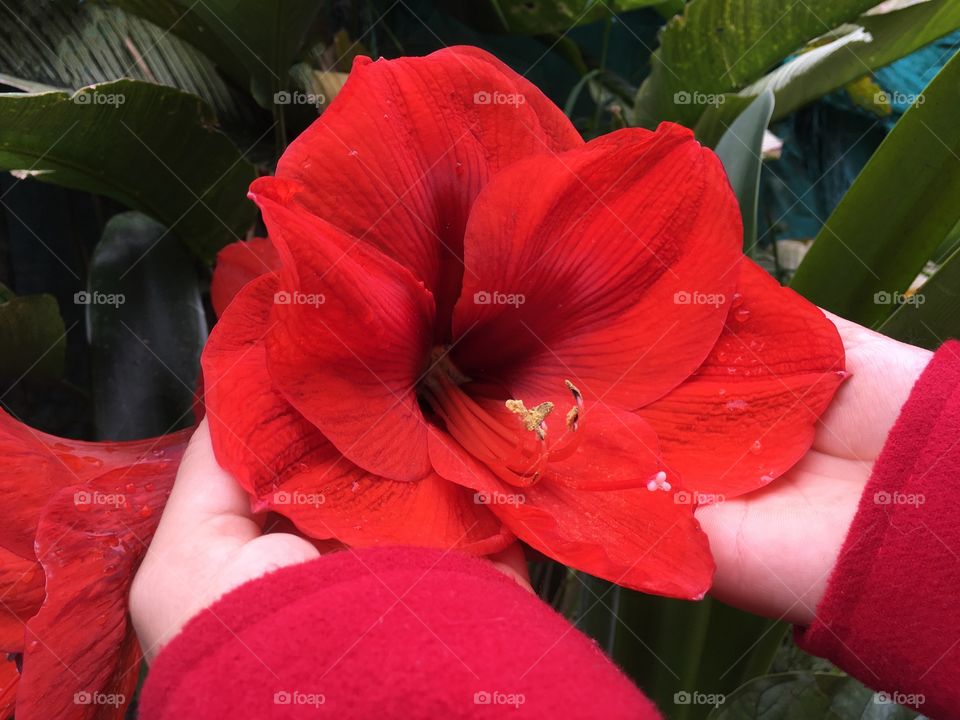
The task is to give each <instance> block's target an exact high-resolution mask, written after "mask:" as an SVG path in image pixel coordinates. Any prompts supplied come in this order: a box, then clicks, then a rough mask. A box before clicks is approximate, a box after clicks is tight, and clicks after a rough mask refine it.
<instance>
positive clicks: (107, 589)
mask: <svg viewBox="0 0 960 720" xmlns="http://www.w3.org/2000/svg"><path fill="white" fill-rule="evenodd" d="M188 437H189V431H183V432H178V433H173V434H171V435H166V436H164V437H161V438H156V439H154V440H140V441H135V442H123V443H91V442H80V441H75V440H65V439H62V438H57V437H53V436H51V435H46V434H44V433H41V432H38V431H36V430H32V429H31V428H29V427H27V426H26V425H23V424H22V423H19V422H17V421H16V420H14V419H13V418H11V417H10V416H9V415H7V414H6V413H3V412H2V411H0V458H2V472H0V498H3V501H4V519H3V523H0V717H3V718H6V717H8V715H9V712H10V711H11V710H12V709H13V708H14V707H15V708H16V716H17V718H18V719H22V720H35V719H40V718H43V719H44V720H46V719H47V718H70V719H71V720H83V719H84V718H89V719H92V718H98V719H102V720H108V719H109V718H122V717H124V712H125V707H126V705H127V703H128V702H129V700H130V699H131V698H132V696H133V693H134V690H135V689H136V686H137V682H138V680H139V675H140V648H139V646H138V645H137V640H136V636H135V635H134V632H133V628H132V627H131V625H130V623H129V620H128V617H127V593H128V591H129V589H130V583H131V582H132V580H133V574H134V572H135V571H136V569H137V566H138V565H139V563H140V560H141V558H142V557H143V555H144V553H145V552H146V549H147V546H148V545H149V544H150V540H151V538H152V537H153V533H154V530H155V529H156V526H157V523H158V522H159V519H160V513H161V511H162V510H163V506H164V503H166V499H167V496H168V495H169V493H170V489H171V487H172V484H173V478H174V475H175V473H176V469H177V466H178V465H179V463H180V457H181V455H182V454H183V450H184V448H185V446H186V441H187V438H188ZM13 658H16V660H17V662H19V663H20V664H21V665H22V670H23V673H22V675H21V674H20V672H19V671H18V669H17V663H16V662H14V659H13Z"/></svg>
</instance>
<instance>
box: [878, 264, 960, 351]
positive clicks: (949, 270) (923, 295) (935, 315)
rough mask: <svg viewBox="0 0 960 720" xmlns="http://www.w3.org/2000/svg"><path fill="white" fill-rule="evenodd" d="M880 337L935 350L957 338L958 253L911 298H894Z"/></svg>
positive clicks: (959, 316)
mask: <svg viewBox="0 0 960 720" xmlns="http://www.w3.org/2000/svg"><path fill="white" fill-rule="evenodd" d="M879 330H880V332H882V333H883V334H884V335H889V336H890V337H892V338H896V339H897V340H902V341H903V342H907V343H910V344H911V345H919V346H920V347H925V348H927V349H928V350H936V349H937V348H938V347H940V346H941V345H942V344H943V343H944V341H946V340H948V339H950V338H960V250H958V251H956V252H954V253H953V255H951V256H950V257H949V258H948V259H947V261H946V262H944V264H943V266H942V267H941V268H940V269H939V270H937V271H936V272H935V273H934V274H933V277H931V278H930V279H929V280H927V281H926V282H925V283H924V284H923V286H922V287H921V288H920V289H919V290H918V291H917V292H916V293H915V294H913V295H910V296H907V297H903V298H898V307H897V309H896V310H894V312H893V314H892V315H891V316H890V317H888V318H887V319H886V321H885V322H884V323H883V325H881V326H880V328H879Z"/></svg>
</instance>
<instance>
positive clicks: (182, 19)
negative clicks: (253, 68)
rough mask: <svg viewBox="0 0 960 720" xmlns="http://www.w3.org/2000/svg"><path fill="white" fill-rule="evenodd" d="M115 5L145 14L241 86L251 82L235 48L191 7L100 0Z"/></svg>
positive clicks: (162, 0)
mask: <svg viewBox="0 0 960 720" xmlns="http://www.w3.org/2000/svg"><path fill="white" fill-rule="evenodd" d="M98 1H99V2H101V3H104V4H108V5H115V6H116V7H118V8H121V9H122V10H124V11H125V12H127V13H130V14H131V15H136V16H137V17H140V18H143V19H144V20H147V21H149V22H151V23H152V24H154V25H156V26H157V27H158V28H160V29H161V30H163V31H164V32H170V33H173V34H174V35H176V36H177V37H179V38H180V39H181V40H183V41H184V42H186V43H187V44H189V45H191V46H193V47H194V48H196V49H197V50H199V51H200V52H202V53H203V54H204V55H206V56H207V57H208V58H209V59H210V60H212V61H213V63H214V64H215V65H216V66H217V68H218V69H219V70H221V71H223V72H224V73H225V74H226V75H227V76H228V77H229V78H230V79H231V80H233V81H234V82H235V83H237V85H238V86H239V87H242V88H246V87H247V85H248V84H249V78H248V76H247V71H246V70H245V69H244V67H243V65H241V64H240V61H239V60H237V58H236V57H234V55H233V51H232V50H231V49H230V48H229V47H227V45H225V44H224V43H223V41H222V40H220V38H219V37H218V36H217V35H215V34H214V33H212V32H210V28H208V27H207V26H206V24H205V23H204V22H203V21H202V20H200V18H198V17H197V14H196V13H195V12H194V11H193V10H191V9H187V10H184V8H183V7H181V6H180V4H179V3H178V2H177V0H98Z"/></svg>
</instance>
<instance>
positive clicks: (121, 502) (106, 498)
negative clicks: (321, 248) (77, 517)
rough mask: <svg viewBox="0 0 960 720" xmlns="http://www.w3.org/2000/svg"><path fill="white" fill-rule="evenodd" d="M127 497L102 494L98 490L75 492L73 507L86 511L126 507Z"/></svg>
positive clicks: (115, 494) (117, 494)
mask: <svg viewBox="0 0 960 720" xmlns="http://www.w3.org/2000/svg"><path fill="white" fill-rule="evenodd" d="M126 504H127V496H126V495H124V494H123V493H102V492H100V491H99V490H77V491H76V492H75V493H74V494H73V505H74V507H76V508H78V509H81V510H86V509H88V508H91V507H95V506H99V507H113V508H120V507H126Z"/></svg>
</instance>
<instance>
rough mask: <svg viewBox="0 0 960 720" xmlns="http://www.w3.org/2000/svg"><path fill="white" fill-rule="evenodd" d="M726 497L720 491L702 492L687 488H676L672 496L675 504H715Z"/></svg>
mask: <svg viewBox="0 0 960 720" xmlns="http://www.w3.org/2000/svg"><path fill="white" fill-rule="evenodd" d="M726 499H727V497H726V496H725V495H723V494H721V493H702V492H697V491H696V490H694V491H692V492H691V491H689V490H678V491H677V492H676V493H675V494H674V496H673V502H674V504H676V505H716V504H718V503H722V502H724V501H726Z"/></svg>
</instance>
